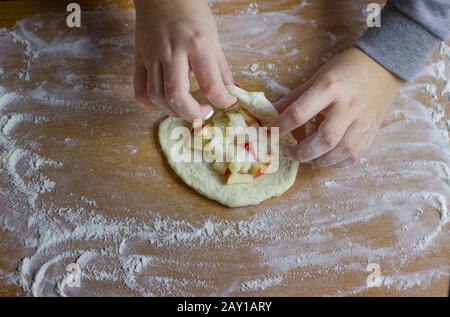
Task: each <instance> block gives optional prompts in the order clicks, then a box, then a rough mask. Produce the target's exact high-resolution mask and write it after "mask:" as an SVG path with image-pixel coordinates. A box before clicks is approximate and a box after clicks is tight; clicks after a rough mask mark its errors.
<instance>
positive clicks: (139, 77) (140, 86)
mask: <svg viewBox="0 0 450 317" xmlns="http://www.w3.org/2000/svg"><path fill="white" fill-rule="evenodd" d="M133 87H134V97H135V98H136V100H137V101H139V102H140V103H142V104H144V105H149V104H150V102H149V100H148V94H147V69H146V68H145V66H144V65H142V64H137V62H136V66H135V68H134V75H133Z"/></svg>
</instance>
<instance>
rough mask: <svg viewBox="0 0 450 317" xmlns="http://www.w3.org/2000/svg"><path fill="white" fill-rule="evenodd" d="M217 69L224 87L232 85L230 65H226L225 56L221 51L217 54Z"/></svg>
mask: <svg viewBox="0 0 450 317" xmlns="http://www.w3.org/2000/svg"><path fill="white" fill-rule="evenodd" d="M218 58H219V68H220V73H221V74H222V80H223V83H224V84H225V85H234V79H233V73H232V72H231V68H230V65H228V62H227V59H226V57H225V54H224V53H223V51H222V50H220V52H219V57H218Z"/></svg>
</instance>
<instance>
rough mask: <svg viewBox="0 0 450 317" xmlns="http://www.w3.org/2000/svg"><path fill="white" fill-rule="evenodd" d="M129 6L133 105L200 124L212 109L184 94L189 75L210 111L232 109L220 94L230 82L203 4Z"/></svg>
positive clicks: (147, 1)
mask: <svg viewBox="0 0 450 317" xmlns="http://www.w3.org/2000/svg"><path fill="white" fill-rule="evenodd" d="M135 6H136V47H135V52H136V65H135V72H134V90H135V96H136V99H137V100H139V101H140V102H142V103H143V104H148V105H150V104H153V105H154V106H155V107H157V108H158V109H160V110H162V111H163V112H165V113H167V114H170V115H173V116H177V115H179V116H181V117H182V118H183V119H185V120H188V121H193V120H195V119H203V118H204V117H205V116H206V115H207V114H208V113H209V112H210V111H211V110H212V108H211V106H210V105H200V104H199V103H198V102H197V101H196V100H195V99H194V98H193V97H192V95H191V94H190V83H189V71H190V70H191V69H192V71H193V72H194V74H195V77H196V79H197V81H198V83H199V86H200V89H201V90H202V91H203V93H204V94H205V96H206V97H207V98H208V99H209V101H211V102H212V103H213V104H214V105H215V106H217V107H222V108H226V107H229V106H231V105H233V104H234V103H236V101H237V100H236V98H235V97H234V96H232V95H230V94H229V93H228V91H227V89H226V88H225V85H228V84H233V83H234V81H233V77H232V75H231V71H230V68H229V66H228V64H227V61H226V59H225V55H224V53H223V51H222V49H221V48H220V43H219V36H218V32H217V27H216V24H215V21H214V17H213V15H212V13H211V11H210V9H209V7H208V4H207V2H206V1H205V0H189V1H186V0H170V1H167V0H135Z"/></svg>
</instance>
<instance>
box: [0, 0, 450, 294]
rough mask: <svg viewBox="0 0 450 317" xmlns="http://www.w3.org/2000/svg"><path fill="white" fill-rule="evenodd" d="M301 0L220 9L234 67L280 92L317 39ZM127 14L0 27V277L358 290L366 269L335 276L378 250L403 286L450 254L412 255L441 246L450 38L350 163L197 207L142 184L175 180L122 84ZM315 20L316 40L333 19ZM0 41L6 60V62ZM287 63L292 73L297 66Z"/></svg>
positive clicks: (429, 279)
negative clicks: (264, 197)
mask: <svg viewBox="0 0 450 317" xmlns="http://www.w3.org/2000/svg"><path fill="white" fill-rule="evenodd" d="M282 3H283V1H281V0H279V1H278V2H276V1H271V2H270V5H278V4H282ZM305 6H314V3H313V2H307V1H302V2H301V3H297V4H296V5H294V6H292V7H291V9H288V10H285V11H282V12H278V13H267V10H266V9H267V8H266V7H265V6H264V5H262V4H251V5H249V6H245V7H244V8H241V9H240V10H239V12H238V13H236V14H234V15H226V16H220V17H218V18H217V20H218V24H219V29H220V30H221V34H220V35H221V40H222V44H223V46H224V48H225V51H226V53H227V56H228V57H229V59H230V60H231V61H232V64H237V62H238V61H240V60H241V59H242V60H243V61H245V65H244V67H243V68H242V69H235V70H234V71H235V73H236V74H237V76H236V77H248V78H250V79H252V80H256V81H258V80H259V81H260V83H264V84H265V85H266V87H267V89H268V90H271V91H272V92H273V93H274V94H276V95H285V94H287V93H289V91H290V90H289V88H288V87H287V86H286V85H284V84H285V83H284V82H283V84H282V83H280V82H279V81H282V80H280V74H279V73H280V72H281V71H283V70H282V68H283V66H284V65H283V63H284V61H286V60H289V59H291V58H293V57H295V58H299V59H302V58H304V59H305V60H306V59H307V58H311V59H312V58H314V57H313V56H309V57H308V56H303V52H302V45H312V44H314V43H311V42H310V40H307V39H305V38H304V37H303V34H302V33H301V32H298V31H295V30H294V29H293V28H289V27H286V26H289V25H294V26H302V27H308V28H314V27H315V23H314V22H313V21H312V20H311V19H306V18H305V17H303V16H302V8H303V7H305ZM133 19H134V16H133V13H132V11H131V10H128V11H126V10H119V9H114V8H112V9H108V10H106V11H104V12H100V11H99V12H97V11H95V12H85V16H84V23H86V25H87V30H86V33H83V34H82V35H80V36H79V37H72V36H71V35H70V34H71V33H70V32H65V31H64V32H63V31H58V30H60V28H59V27H57V25H59V24H60V23H64V20H65V15H63V14H61V15H58V14H49V15H44V16H39V17H32V18H28V19H24V20H22V21H19V22H18V23H17V24H16V25H15V26H14V27H13V28H12V29H11V30H6V29H1V30H0V38H1V39H2V40H4V41H5V43H4V45H5V46H2V47H0V70H2V71H0V76H3V77H2V78H6V80H2V85H1V86H0V149H1V152H0V155H1V156H0V200H1V205H2V212H1V214H0V232H1V233H2V237H5V239H6V240H5V243H2V244H0V251H1V252H0V260H1V261H0V262H1V263H6V264H7V267H5V268H1V269H0V274H1V277H0V281H4V280H7V281H8V283H11V284H19V285H20V286H21V287H22V288H23V290H24V292H25V293H26V294H28V295H35V296H49V295H60V296H72V295H93V296H105V295H114V296H119V295H123V296H132V295H144V296H177V295H180V296H195V295H203V296H208V295H214V294H216V295H217V294H218V295H233V296H234V295H241V294H242V293H244V294H245V293H255V294H268V295H284V294H286V293H287V291H286V289H288V290H289V292H290V294H304V291H305V289H310V290H314V289H316V288H317V285H329V286H330V291H329V292H328V293H332V294H331V295H355V294H361V293H364V292H365V291H367V287H366V286H364V285H360V284H357V285H353V286H352V285H349V284H348V282H341V280H340V278H341V277H342V275H347V274H348V275H351V276H356V278H358V276H360V275H361V276H363V278H362V279H361V281H365V278H366V276H367V274H366V273H367V272H366V271H365V268H366V265H367V263H371V262H372V263H373V262H374V263H380V264H382V268H383V274H385V275H384V280H383V287H385V288H386V289H393V290H397V291H399V292H402V291H407V290H410V289H412V288H414V289H417V291H418V293H420V292H421V291H423V290H424V289H425V288H426V287H429V285H431V284H432V283H433V281H434V280H435V279H438V278H441V277H445V276H448V267H441V268H429V270H426V271H422V270H421V269H417V270H416V271H414V270H413V269H411V267H409V266H408V265H409V264H411V263H419V262H420V261H421V260H422V259H423V255H424V254H425V253H427V252H442V251H439V250H436V246H438V245H442V241H444V240H445V239H448V236H449V222H450V219H449V214H448V203H449V201H448V200H449V197H450V172H449V171H450V169H449V164H450V146H449V142H448V129H449V126H450V123H449V118H448V113H446V111H447V110H448V104H447V103H446V100H443V99H444V98H442V96H444V95H445V94H447V93H448V92H449V88H448V78H449V73H448V72H449V69H450V68H449V63H450V53H449V48H448V46H446V45H442V46H441V50H440V51H441V55H440V57H439V59H438V60H435V61H434V62H433V63H432V64H430V65H428V67H427V68H425V69H424V70H423V71H422V73H421V74H420V76H418V79H417V81H416V82H414V83H412V84H410V85H409V86H407V87H405V88H404V89H403V90H402V91H401V93H400V95H399V97H398V99H397V101H396V105H395V107H394V108H393V109H392V111H390V113H389V114H388V116H387V118H386V121H385V124H384V126H383V128H382V129H381V131H380V133H379V135H378V137H377V139H376V141H375V144H374V146H373V147H372V149H371V151H370V152H369V154H368V155H367V160H366V161H365V162H363V163H362V164H358V165H356V166H353V167H352V168H350V169H343V170H337V171H334V172H332V173H325V172H323V171H322V170H320V169H317V168H316V169H311V170H309V173H308V174H309V175H310V177H302V175H300V176H299V179H298V184H297V186H296V187H295V188H296V190H293V191H291V192H289V193H287V194H286V195H284V196H283V197H282V198H278V199H274V200H273V201H269V202H268V203H267V204H263V205H260V206H256V207H252V208H242V209H237V210H226V211H224V210H222V209H218V208H216V207H211V208H210V209H209V208H205V210H196V208H197V207H195V206H192V205H190V204H188V203H186V202H183V201H182V197H180V199H178V198H179V197H173V198H172V197H170V199H169V200H170V201H161V200H162V199H164V198H160V197H155V196H156V195H154V193H152V192H150V191H148V190H147V187H148V185H149V184H151V185H152V186H159V187H160V188H162V189H163V190H164V191H166V192H169V193H171V191H172V190H173V188H172V187H173V186H175V185H176V184H174V182H171V181H170V180H168V179H167V178H166V177H163V176H162V175H164V174H162V172H161V171H160V170H159V168H158V167H157V165H156V164H155V162H149V160H148V158H147V157H146V155H147V154H148V151H157V145H156V144H153V143H152V144H149V143H151V142H153V141H152V140H153V139H152V137H151V136H150V135H149V134H150V133H152V132H151V130H152V129H153V123H155V122H157V121H158V120H159V115H157V114H156V113H155V112H151V113H150V112H149V111H148V110H147V109H145V110H142V109H141V108H137V107H135V106H134V105H132V102H131V100H132V98H133V96H132V82H131V80H130V78H131V77H132V74H131V70H132V68H133V50H132V43H133V41H132V33H133V32H132V31H133V30H132V28H131V27H130V25H133ZM355 20H356V21H359V20H361V21H363V17H362V16H355ZM117 26H120V27H119V28H118V27H117ZM82 31H83V30H80V32H82ZM87 31H91V33H89V32H87ZM275 31H278V33H276V35H275ZM308 32H311V31H308ZM316 33H317V38H318V39H320V42H322V43H323V46H324V48H323V50H324V51H325V52H327V53H330V51H331V50H332V48H333V47H334V46H335V45H338V43H339V42H340V39H342V38H343V36H345V34H331V33H328V32H316ZM299 43H301V45H300V44H299ZM2 44H3V43H2ZM4 47H5V48H4ZM104 52H105V54H104ZM106 52H107V54H106ZM2 57H5V61H7V60H14V61H15V63H16V64H14V67H10V66H9V64H8V65H6V64H5V65H3V64H2V63H5V62H4V60H3V59H2ZM323 57H324V56H321V57H320V58H323ZM269 58H272V59H271V60H270V62H271V63H269V64H267V62H268V59H269ZM99 60H101V61H102V63H100V64H101V65H100V64H99ZM2 61H3V62H2ZM233 61H234V62H233ZM249 65H252V66H250V70H249ZM49 68H50V69H52V71H51V72H50V74H47V75H45V76H44V75H43V74H44V73H49V72H48V69H49ZM288 72H289V74H297V77H298V76H301V74H302V72H303V69H300V68H299V67H298V66H297V67H292V69H290V70H288ZM17 73H19V78H17V76H15V74H17ZM118 74H121V75H118ZM422 99H428V101H429V102H431V103H432V106H431V107H426V106H425V105H424V104H423V103H422V102H423V101H422ZM137 109H138V110H137ZM43 113H44V114H45V115H43ZM141 117H144V119H145V120H142V121H145V122H148V121H149V120H151V121H152V126H151V127H150V125H145V124H142V123H140V122H138V121H139V119H140V118H141ZM93 118H95V123H93ZM61 126H64V127H65V128H64V130H63V129H61ZM31 127H32V128H31ZM55 129H56V130H55ZM49 131H51V133H49ZM54 131H58V132H56V133H67V134H65V135H58V138H55V137H54V133H55V132H54ZM59 131H64V132H59ZM149 131H150V132H149ZM123 135H125V136H126V138H125V139H126V141H125V142H124V143H121V144H119V143H118V141H117V140H120V139H121V138H120V137H119V136H123ZM93 136H95V137H93ZM94 140H95V141H94ZM141 140H144V142H142V143H140V141H141ZM111 147H112V148H113V150H111V152H108V151H109V149H110V148H111ZM75 149H76V150H77V151H74V150H75ZM84 150H85V152H83V151H84ZM114 150H117V151H114ZM104 152H106V153H104ZM74 153H83V154H84V153H86V154H85V155H79V154H78V155H75V154H74ZM393 153H395V154H394V155H393ZM111 155H115V157H114V158H113V159H111V157H110V156H111ZM119 155H120V158H119ZM141 158H144V159H143V160H140V159H141ZM59 160H62V161H61V162H59ZM94 161H95V162H97V163H96V164H93V162H94ZM98 162H100V164H99V163H98ZM103 162H104V164H103ZM156 163H157V162H156ZM120 164H124V165H120ZM126 164H129V165H131V168H129V169H127V166H125V165H126ZM98 165H102V167H104V169H102V170H101V171H99V170H97V168H98ZM305 169H306V168H302V170H303V171H304V170H305ZM308 169H309V167H308ZM311 175H313V176H311ZM119 176H120V177H122V176H123V177H122V178H119ZM177 186H178V185H177ZM127 187H132V188H133V190H129V189H128V188H127ZM130 193H131V194H132V195H130ZM184 194H185V195H195V193H192V192H188V191H186V193H183V195H184ZM317 197H320V200H318V199H317ZM161 204H164V205H165V206H167V205H168V204H169V206H170V208H169V209H170V210H172V209H173V210H174V213H173V214H167V212H166V211H164V210H163V208H161ZM172 207H173V208H172ZM218 210H219V211H218ZM175 211H176V212H175ZM218 212H220V214H217V213H218ZM3 233H4V235H3ZM3 248H6V250H4V249H3ZM10 248H11V249H14V252H12V253H13V254H14V255H15V258H13V259H9V258H8V259H7V258H6V255H8V256H9V255H10V254H11V250H10ZM445 250H448V248H447V249H445ZM71 263H75V264H77V265H79V266H80V268H81V277H82V279H81V288H72V287H71V286H70V282H71V281H72V280H73V278H74V277H75V276H74V273H73V272H68V271H67V265H69V264H71ZM16 268H19V269H18V270H17V271H16ZM224 276H227V277H228V280H226V281H224V280H223V277H224ZM330 284H333V285H330ZM332 290H335V291H332ZM320 295H323V294H320Z"/></svg>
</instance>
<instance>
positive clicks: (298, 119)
mask: <svg viewBox="0 0 450 317" xmlns="http://www.w3.org/2000/svg"><path fill="white" fill-rule="evenodd" d="M292 117H293V118H294V121H295V123H296V124H303V123H305V122H306V114H305V111H304V110H303V108H302V107H301V106H299V105H298V106H295V107H294V109H292Z"/></svg>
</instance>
